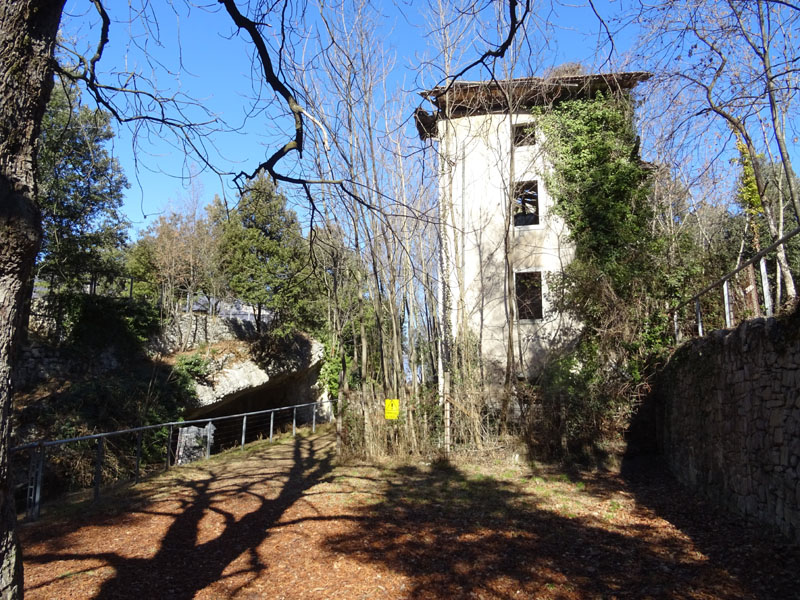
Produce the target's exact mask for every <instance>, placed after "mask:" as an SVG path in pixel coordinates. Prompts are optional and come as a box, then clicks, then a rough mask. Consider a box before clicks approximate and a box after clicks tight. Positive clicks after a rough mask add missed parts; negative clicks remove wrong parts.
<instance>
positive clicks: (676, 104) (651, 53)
mask: <svg viewBox="0 0 800 600" xmlns="http://www.w3.org/2000/svg"><path fill="white" fill-rule="evenodd" d="M633 21H634V22H635V23H636V24H637V25H638V26H640V27H641V28H642V34H641V37H640V41H639V45H638V47H639V50H638V51H637V59H638V60H640V61H642V62H643V64H645V65H647V66H648V68H649V69H650V70H652V71H653V72H655V73H656V74H657V76H656V78H655V79H654V84H653V86H652V88H651V90H650V94H649V97H650V101H651V103H652V104H653V109H654V110H653V114H654V115H655V119H654V122H657V123H658V124H659V126H661V127H662V128H663V129H664V131H665V132H667V133H666V135H667V136H669V137H672V138H674V139H682V140H684V141H685V142H687V143H686V145H685V146H684V150H683V152H684V156H686V155H687V154H693V155H694V158H695V159H696V158H697V156H698V153H699V152H702V149H703V148H711V149H714V150H713V151H714V152H716V154H717V156H716V158H721V157H724V156H726V155H727V156H729V157H730V156H732V157H736V156H737V155H738V151H737V150H736V141H737V140H738V141H739V143H740V144H742V146H743V148H744V150H745V152H746V154H747V155H748V157H749V161H750V164H752V166H753V169H754V176H755V181H756V185H757V189H758V194H759V196H760V197H761V205H762V207H763V213H764V217H765V220H766V223H767V226H768V229H769V233H770V237H771V238H772V239H773V240H776V239H778V238H779V237H781V235H782V233H783V229H782V225H781V224H782V222H783V220H784V217H783V214H782V211H781V210H780V209H779V210H778V214H775V212H774V208H775V207H774V206H773V204H771V203H770V202H768V201H767V198H766V189H767V184H768V182H767V176H766V172H765V170H764V168H765V162H764V161H763V160H761V159H760V156H761V155H763V154H767V155H776V156H777V157H778V158H779V160H780V163H781V165H782V168H783V170H784V175H785V176H786V177H788V179H790V180H792V181H793V177H792V176H789V175H787V174H789V173H793V169H792V165H791V158H790V154H789V152H788V148H787V144H786V131H787V126H788V127H792V126H793V125H792V124H793V123H794V122H795V121H796V119H795V118H793V117H794V116H796V112H797V106H798V105H797V100H798V94H797V90H798V86H797V69H796V63H797V60H798V54H797V44H796V40H795V39H794V38H795V37H796V30H797V25H798V23H800V12H798V11H797V10H796V8H794V7H793V6H791V5H788V4H786V3H781V2H769V1H768V0H755V1H753V2H740V1H737V0H715V1H713V2H707V1H700V0H683V1H682V2H677V3H676V2H668V3H667V2H658V3H647V4H644V3H642V5H641V8H640V9H639V10H638V11H637V12H636V13H635V15H634V17H633ZM656 106H658V108H656ZM687 130H691V131H693V132H694V134H693V135H692V136H691V137H689V136H687V135H686V133H687ZM727 164H728V163H726V161H718V160H714V157H710V159H709V160H705V161H702V160H701V161H697V160H694V161H693V162H692V166H693V167H694V170H695V173H696V175H695V176H693V177H691V179H695V178H698V177H704V176H705V175H706V174H707V173H708V172H710V170H716V169H720V168H722V169H724V168H725V167H726V165H727ZM728 179H729V181H730V180H735V174H732V173H731V172H730V171H728ZM795 188H796V185H795V184H794V183H792V184H789V185H787V186H786V188H785V190H784V192H785V197H786V203H787V204H789V205H791V206H792V207H793V212H794V214H795V217H796V219H797V221H798V223H800V204H798V192H797V190H796V189H795ZM778 206H780V204H779V205H778ZM777 261H778V265H779V268H780V271H781V274H782V277H783V283H784V286H785V289H786V294H787V296H788V298H789V299H793V298H794V297H795V296H796V292H795V285H794V280H793V277H792V275H791V273H790V272H789V264H788V259H787V257H786V252H785V249H784V248H783V246H781V247H780V248H779V249H778V252H777Z"/></svg>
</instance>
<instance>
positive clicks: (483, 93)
mask: <svg viewBox="0 0 800 600" xmlns="http://www.w3.org/2000/svg"><path fill="white" fill-rule="evenodd" d="M650 77H652V73H648V72H646V71H631V72H620V73H595V74H591V75H568V76H561V77H522V78H519V79H507V80H491V81H455V82H452V83H451V84H449V85H446V86H437V87H435V88H433V89H430V90H426V91H424V92H420V95H421V96H422V97H423V98H425V99H427V100H429V101H430V102H431V103H432V104H433V105H434V106H435V107H436V110H435V111H434V113H433V114H431V113H429V112H427V111H425V110H424V109H422V108H418V109H417V110H416V111H415V112H414V120H415V122H416V125H417V131H418V132H419V135H420V137H421V138H422V139H426V138H430V137H436V122H437V121H438V120H439V119H444V118H457V117H464V116H472V115H481V114H489V113H497V112H509V107H512V110H513V111H514V112H525V111H527V110H530V109H531V108H532V107H534V106H548V105H550V104H553V103H555V102H559V101H561V100H567V99H573V98H581V97H591V96H592V95H594V94H595V93H596V92H598V91H604V92H605V91H611V92H623V91H626V90H631V89H633V88H634V87H635V86H636V84H638V83H640V82H642V81H646V80H648V79H650Z"/></svg>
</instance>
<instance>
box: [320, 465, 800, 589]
mask: <svg viewBox="0 0 800 600" xmlns="http://www.w3.org/2000/svg"><path fill="white" fill-rule="evenodd" d="M564 480H566V478H564ZM632 485H633V487H632V488H629V487H628V484H627V483H626V482H625V481H623V480H622V479H621V478H619V477H613V476H598V477H592V478H590V479H589V480H587V481H586V482H581V483H578V486H579V487H578V488H576V489H580V490H581V492H582V493H583V492H584V490H585V492H586V493H588V494H589V495H594V496H595V497H596V498H598V499H600V500H607V499H609V498H612V497H624V496H625V495H627V496H628V497H630V498H636V500H637V501H636V502H633V500H631V504H632V506H633V507H634V508H633V513H634V514H633V515H632V518H630V519H627V520H625V521H620V522H617V521H616V519H615V518H614V516H613V515H609V514H607V513H599V512H598V513H597V514H591V513H589V514H586V513H584V514H582V515H574V514H569V511H570V509H568V508H566V509H564V510H559V509H558V508H557V507H558V506H559V504H558V502H555V503H553V502H552V501H551V499H548V498H547V497H546V496H542V495H541V494H539V493H537V492H536V491H535V487H534V488H531V487H530V486H527V485H526V486H524V488H523V487H522V486H521V485H520V483H519V482H514V481H506V480H503V479H500V478H498V479H495V478H491V477H483V478H481V477H475V476H469V475H467V474H465V473H464V472H463V471H461V470H459V469H458V468H456V467H454V466H452V465H450V464H447V463H442V464H439V465H437V466H436V467H435V468H433V469H432V470H430V471H428V470H426V469H419V468H415V467H403V468H398V469H396V470H393V471H391V472H389V473H388V474H387V479H386V482H385V489H384V492H383V495H382V498H381V499H380V501H378V502H377V503H375V504H373V505H372V506H369V507H365V508H364V509H363V511H362V514H361V518H360V520H359V524H358V527H357V529H356V530H354V531H352V533H348V534H345V535H339V536H335V537H332V538H330V539H329V540H328V542H327V543H328V544H329V546H330V548H331V549H333V550H334V551H336V552H342V553H351V554H359V555H360V556H362V557H364V560H366V561H369V562H376V563H382V564H385V565H388V566H390V567H391V568H392V569H393V570H395V571H398V572H401V573H403V574H404V575H406V576H407V577H408V578H409V579H410V580H411V581H412V582H413V585H412V589H411V590H410V592H409V594H408V597H410V598H472V597H474V598H487V597H488V598H564V599H567V598H764V599H767V598H770V599H772V598H776V599H777V598H796V597H800V596H798V595H800V591H798V588H797V573H799V572H800V570H798V565H799V564H800V563H798V549H797V548H792V547H790V546H787V545H781V544H780V543H778V544H777V545H771V544H770V540H769V539H768V538H764V537H761V538H758V539H757V543H755V544H754V545H752V546H751V545H750V540H749V539H748V538H747V537H745V535H744V534H745V533H746V534H747V535H754V534H755V532H753V531H752V530H747V531H746V532H745V531H742V530H737V529H736V526H735V521H732V520H728V521H724V519H721V518H720V517H719V515H718V513H716V512H714V511H711V509H710V508H709V507H707V506H705V505H703V504H702V503H701V502H697V501H695V500H691V499H690V500H689V501H685V499H684V496H685V494H683V493H682V492H680V491H679V490H675V489H672V488H670V486H671V485H672V484H671V483H670V480H669V479H668V478H666V477H665V476H664V474H663V473H660V472H655V473H654V474H651V476H650V477H649V478H644V479H642V478H640V479H639V480H638V481H636V482H634V483H633V484H632ZM545 493H551V494H552V493H553V492H552V491H550V492H545ZM620 494H623V496H620ZM670 500H672V501H678V502H680V506H677V507H673V506H670V504H669V503H670ZM564 502H565V503H568V498H565V499H564ZM611 506H612V507H613V504H611ZM554 507H556V508H554ZM709 514H710V515H712V516H711V517H710V520H709ZM659 516H662V517H664V518H666V519H667V521H665V520H662V519H661V518H659ZM672 519H675V520H676V522H677V525H676V526H677V527H678V528H680V531H679V530H677V529H676V527H674V526H673V525H672V524H671V523H670V522H669V521H670V520H672ZM722 522H725V523H729V524H730V526H726V527H722V528H718V525H720V523H722ZM739 525H741V523H740V524H739ZM756 537H757V536H756ZM776 548H777V549H780V550H782V551H784V552H785V554H784V555H777V556H776V555H774V554H773V555H772V556H770V555H769V554H768V553H769V552H770V551H774V550H775V549H776ZM770 563H771V564H770ZM748 565H750V566H751V567H752V568H751V569H748ZM759 568H763V569H764V570H763V571H761V572H759V571H758V569H759ZM754 570H755V571H756V572H753V571H754Z"/></svg>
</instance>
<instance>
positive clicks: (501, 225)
mask: <svg viewBox="0 0 800 600" xmlns="http://www.w3.org/2000/svg"><path fill="white" fill-rule="evenodd" d="M531 119H532V117H531V115H529V114H527V113H522V114H517V115H511V116H510V115H504V114H483V115H475V116H467V117H460V118H454V119H452V120H449V121H448V120H444V119H441V120H439V122H438V128H439V131H438V139H439V141H440V144H439V149H440V153H441V154H440V165H441V166H440V179H439V181H440V189H439V194H440V196H439V197H440V212H441V217H442V220H443V222H444V224H445V226H444V227H443V235H444V242H445V243H444V250H445V251H444V260H443V268H444V270H445V272H444V273H443V275H444V276H445V277H447V279H448V281H449V286H450V295H451V298H450V306H451V327H452V328H453V329H452V331H453V333H454V334H455V333H456V332H457V331H458V326H459V323H460V322H461V318H462V312H463V314H464V316H465V317H466V320H467V323H468V326H469V328H470V330H471V332H472V335H473V336H475V341H477V342H478V343H480V345H481V348H482V353H483V357H484V363H485V364H486V365H487V366H488V367H489V368H488V370H487V375H489V377H490V378H497V377H498V375H499V377H502V373H504V370H505V364H506V347H507V343H508V327H509V319H508V316H507V307H506V301H505V298H506V290H507V289H508V286H507V281H506V265H505V246H506V240H505V232H506V228H507V226H508V225H507V223H508V224H510V227H509V228H510V236H509V245H510V248H509V251H510V252H509V255H510V260H511V264H512V270H513V271H514V272H520V271H542V272H543V274H544V276H543V280H544V288H545V289H544V299H543V309H544V310H543V312H544V318H543V319H541V320H531V321H526V320H523V321H519V320H516V319H515V322H514V327H513V334H514V344H515V355H516V358H517V361H516V362H517V364H516V372H517V374H518V375H521V376H527V377H530V376H533V375H535V374H536V371H537V368H538V366H539V365H540V364H541V361H542V358H543V351H544V350H545V349H546V348H548V347H550V346H552V345H553V344H557V343H563V341H564V339H565V338H566V337H569V334H568V333H567V329H569V325H570V324H569V323H568V322H566V321H565V319H563V318H561V316H560V315H557V314H556V313H555V311H554V310H552V308H551V306H550V302H549V299H548V292H547V276H546V274H547V273H552V272H555V271H559V270H561V268H562V266H563V265H564V264H566V263H567V262H568V261H569V260H570V259H571V257H572V255H573V250H572V248H571V247H569V245H568V244H567V243H566V242H565V239H566V236H565V234H566V230H565V226H564V223H563V221H562V220H561V219H560V218H558V217H557V216H556V215H554V214H553V212H552V201H551V198H550V196H549V194H548V193H547V189H546V187H545V185H544V182H543V181H542V174H543V173H544V172H545V169H546V168H547V165H546V162H545V160H544V156H543V152H542V145H541V139H540V134H538V132H537V143H536V144H534V145H532V146H522V147H517V148H516V149H514V167H513V173H512V164H511V163H512V158H511V154H512V134H511V126H512V123H513V124H519V123H523V122H529V121H530V120H531ZM534 179H535V180H538V182H539V183H538V190H539V210H540V221H539V224H538V225H528V226H523V227H515V226H514V225H513V219H511V218H509V215H508V211H509V209H510V208H511V207H510V202H509V189H511V185H512V181H513V182H519V181H531V180H534ZM512 289H513V286H512ZM512 301H515V299H512ZM515 314H516V308H515ZM492 365H493V368H492Z"/></svg>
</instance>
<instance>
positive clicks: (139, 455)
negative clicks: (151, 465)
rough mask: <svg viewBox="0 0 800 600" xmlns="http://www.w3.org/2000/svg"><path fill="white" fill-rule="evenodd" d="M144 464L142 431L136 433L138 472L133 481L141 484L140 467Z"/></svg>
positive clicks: (136, 471) (135, 472)
mask: <svg viewBox="0 0 800 600" xmlns="http://www.w3.org/2000/svg"><path fill="white" fill-rule="evenodd" d="M141 464H142V431H141V429H140V430H139V431H137V432H136V470H135V471H134V473H133V480H134V481H135V482H136V483H139V466H140V465H141Z"/></svg>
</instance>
